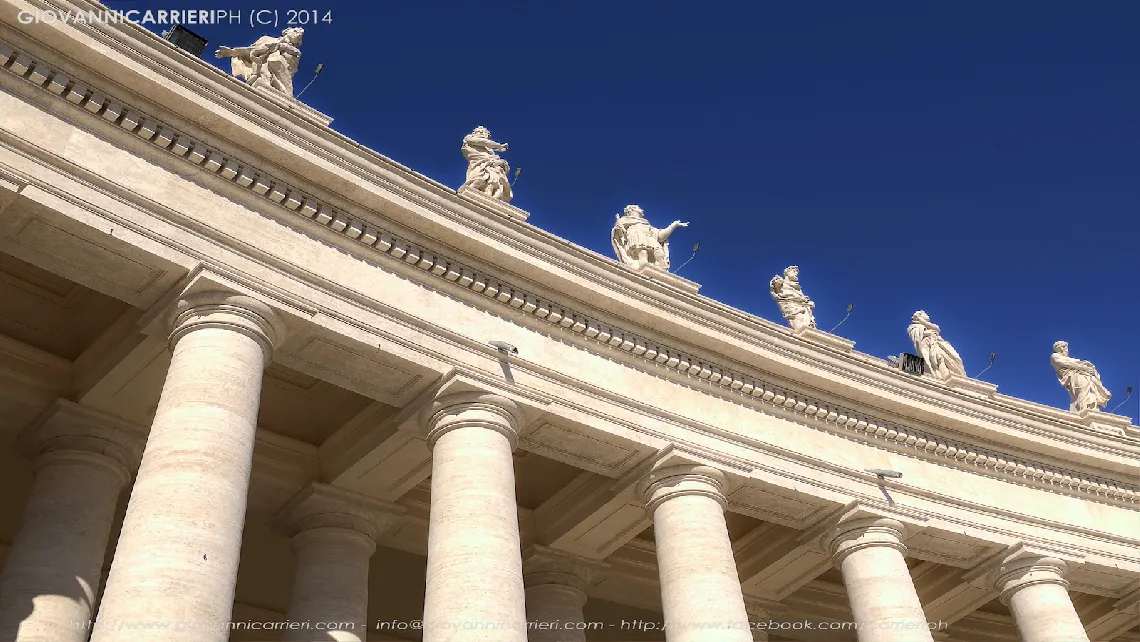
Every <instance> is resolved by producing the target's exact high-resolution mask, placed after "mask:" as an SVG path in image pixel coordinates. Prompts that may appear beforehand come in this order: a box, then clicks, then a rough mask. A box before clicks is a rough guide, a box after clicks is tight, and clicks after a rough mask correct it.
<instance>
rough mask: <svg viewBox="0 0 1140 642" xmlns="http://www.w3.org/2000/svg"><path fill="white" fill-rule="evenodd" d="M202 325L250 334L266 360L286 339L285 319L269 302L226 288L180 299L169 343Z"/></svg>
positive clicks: (176, 341)
mask: <svg viewBox="0 0 1140 642" xmlns="http://www.w3.org/2000/svg"><path fill="white" fill-rule="evenodd" d="M201 328H223V329H226V330H232V331H234V332H240V333H242V334H245V335H247V336H249V337H250V338H252V339H254V340H255V341H257V342H258V344H260V345H261V349H262V350H263V351H265V363H266V364H268V363H269V362H270V361H271V360H272V356H273V350H274V349H275V348H277V347H279V346H280V345H281V343H282V342H283V341H284V340H285V322H284V321H282V320H281V317H280V316H278V315H277V313H276V312H274V311H273V310H272V309H271V308H270V307H269V306H268V305H266V304H264V303H262V302H261V301H259V300H257V299H255V298H253V297H251V296H246V295H244V294H236V293H233V292H227V291H225V290H207V291H204V292H194V293H188V294H184V295H182V296H181V297H180V298H179V299H178V301H177V302H176V303H175V304H174V309H173V310H172V311H171V314H170V329H171V330H170V347H171V348H173V347H174V345H175V344H177V343H178V340H179V339H181V338H182V337H183V336H185V335H186V334H187V333H189V332H193V331H194V330H198V329H201Z"/></svg>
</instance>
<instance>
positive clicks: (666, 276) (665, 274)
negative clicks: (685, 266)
mask: <svg viewBox="0 0 1140 642" xmlns="http://www.w3.org/2000/svg"><path fill="white" fill-rule="evenodd" d="M637 273H638V274H640V275H641V276H644V277H647V278H650V279H653V280H654V281H659V282H661V283H664V284H666V285H670V286H672V287H675V288H677V289H678V290H683V291H685V292H689V293H691V294H696V293H697V290H700V289H701V284H700V283H694V282H693V281H690V280H688V279H686V278H682V277H679V276H677V275H676V274H673V273H672V272H669V271H667V270H662V269H661V268H657V267H653V266H652V265H646V266H645V267H643V268H641V270H639V271H638V272H637Z"/></svg>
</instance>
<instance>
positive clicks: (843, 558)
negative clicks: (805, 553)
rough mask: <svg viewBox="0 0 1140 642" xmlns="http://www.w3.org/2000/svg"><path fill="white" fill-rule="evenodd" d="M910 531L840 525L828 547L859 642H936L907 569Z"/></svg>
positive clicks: (880, 524)
mask: <svg viewBox="0 0 1140 642" xmlns="http://www.w3.org/2000/svg"><path fill="white" fill-rule="evenodd" d="M905 538H906V527H905V526H904V525H903V524H902V522H899V521H897V520H893V519H887V518H882V517H860V518H856V519H851V520H842V521H840V522H839V524H838V525H837V526H835V527H834V529H832V530H831V531H830V532H829V533H827V534H826V535H825V536H824V546H825V547H826V548H827V549H828V552H829V553H830V554H831V556H832V558H833V560H834V561H835V565H836V566H838V567H839V569H840V570H841V571H842V572H843V585H844V586H845V587H846V588H847V600H848V601H849V602H850V603H851V612H852V613H853V614H854V616H855V622H856V623H857V624H858V625H859V629H858V637H859V642H923V641H925V642H933V640H934V638H933V637H932V636H931V633H930V628H929V626H928V625H927V621H926V615H925V614H924V613H923V612H922V604H921V603H920V602H919V600H918V592H917V591H916V590H915V588H914V581H913V580H911V577H910V569H909V568H907V565H906V546H904V545H903V543H902V542H903V540H904V539H905Z"/></svg>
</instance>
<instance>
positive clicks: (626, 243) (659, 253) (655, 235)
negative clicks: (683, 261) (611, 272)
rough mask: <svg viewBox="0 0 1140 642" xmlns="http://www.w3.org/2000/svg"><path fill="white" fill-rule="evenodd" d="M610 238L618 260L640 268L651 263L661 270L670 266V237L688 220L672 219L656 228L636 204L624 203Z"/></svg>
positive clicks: (685, 224)
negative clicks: (623, 209) (667, 225)
mask: <svg viewBox="0 0 1140 642" xmlns="http://www.w3.org/2000/svg"><path fill="white" fill-rule="evenodd" d="M615 218H616V219H617V220H616V221H614V229H613V232H612V233H611V234H610V240H611V242H612V243H613V246H614V252H615V253H616V254H617V257H618V260H619V261H621V262H622V263H624V264H625V265H628V266H630V267H632V268H633V269H635V270H638V271H640V270H641V269H642V268H644V267H647V266H652V267H655V268H659V269H661V270H668V269H669V237H670V236H672V234H673V232H674V231H675V230H676V229H677V228H678V227H688V225H689V224H688V223H682V222H681V221H673V222H672V223H670V224H669V227H667V228H665V229H663V230H659V229H657V228H655V227H653V226H652V225H650V224H649V221H647V220H645V212H643V211H642V210H641V208H640V207H638V206H636V205H626V206H625V212H624V213H623V214H617V215H616V216H615Z"/></svg>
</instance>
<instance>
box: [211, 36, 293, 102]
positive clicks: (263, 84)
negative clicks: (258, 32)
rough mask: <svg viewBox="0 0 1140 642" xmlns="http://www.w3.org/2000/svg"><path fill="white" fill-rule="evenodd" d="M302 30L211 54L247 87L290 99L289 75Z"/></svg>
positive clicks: (291, 91)
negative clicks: (225, 61)
mask: <svg viewBox="0 0 1140 642" xmlns="http://www.w3.org/2000/svg"><path fill="white" fill-rule="evenodd" d="M304 34H305V30H304V29H302V28H300V27H290V28H288V29H286V30H285V31H282V32H281V37H280V38H274V37H273V36H262V37H260V38H258V39H257V42H255V43H253V44H252V45H250V46H248V47H219V48H218V50H217V51H216V52H214V55H215V56H216V57H218V58H229V59H230V64H231V68H232V70H233V75H235V76H237V77H238V78H241V79H242V80H244V81H245V82H246V83H247V84H248V85H249V86H251V87H254V88H257V89H267V90H270V91H274V92H277V93H280V94H284V95H286V96H288V97H290V98H292V97H293V74H295V73H297V63H298V62H300V60H301V50H300V48H299V47H300V46H301V37H302V36H303V35H304Z"/></svg>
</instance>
